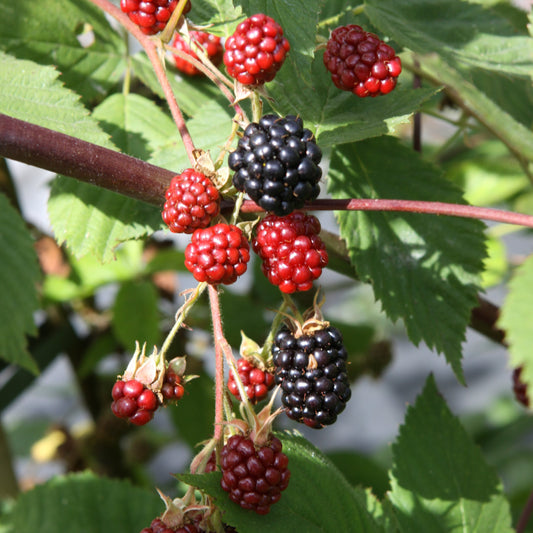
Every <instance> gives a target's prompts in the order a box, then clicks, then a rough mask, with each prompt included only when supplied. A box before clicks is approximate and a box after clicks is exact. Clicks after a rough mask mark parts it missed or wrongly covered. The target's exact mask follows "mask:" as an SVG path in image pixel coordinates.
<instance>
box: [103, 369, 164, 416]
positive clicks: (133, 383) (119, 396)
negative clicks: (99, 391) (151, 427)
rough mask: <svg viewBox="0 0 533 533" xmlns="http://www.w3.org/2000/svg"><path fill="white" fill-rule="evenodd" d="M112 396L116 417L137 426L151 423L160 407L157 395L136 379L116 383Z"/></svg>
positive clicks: (112, 405)
mask: <svg viewBox="0 0 533 533" xmlns="http://www.w3.org/2000/svg"><path fill="white" fill-rule="evenodd" d="M111 396H112V397H113V403H112V404H111V410H112V411H113V413H114V414H115V416H117V417H118V418H125V419H127V420H128V421H129V422H131V423H132V424H135V425H136V426H144V425H145V424H147V423H148V422H150V420H152V418H153V417H154V412H155V411H156V410H157V408H158V407H159V401H158V399H157V396H156V395H155V393H154V392H153V391H152V390H150V389H147V388H146V387H145V386H144V385H143V384H142V383H141V382H140V381H137V380H136V379H130V380H128V381H123V380H119V381H117V382H115V384H114V385H113V389H112V391H111Z"/></svg>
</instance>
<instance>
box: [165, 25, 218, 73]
mask: <svg viewBox="0 0 533 533" xmlns="http://www.w3.org/2000/svg"><path fill="white" fill-rule="evenodd" d="M189 35H190V37H191V39H192V40H193V41H194V42H196V43H197V44H198V45H200V46H201V47H202V48H203V49H204V50H205V52H206V54H207V57H208V58H209V60H210V61H211V63H213V65H215V66H218V65H220V63H221V62H222V56H223V54H224V48H223V47H222V43H221V42H220V37H218V36H216V35H213V34H212V33H207V32H205V31H196V30H191V31H190V32H189ZM172 46H173V47H174V48H175V49H176V50H178V51H180V52H183V53H185V54H187V55H189V56H191V57H192V58H194V59H199V58H198V55H197V54H196V52H195V51H194V50H192V49H191V47H190V46H189V45H188V44H187V42H186V41H185V39H184V38H183V36H182V35H180V34H179V33H176V35H175V37H174V39H173V41H172ZM174 63H175V65H176V68H177V69H178V70H180V71H181V72H184V73H185V74H188V75H189V76H198V75H201V74H202V72H201V71H200V70H198V69H197V68H196V67H195V66H194V65H193V64H192V63H190V62H189V61H187V60H186V59H184V58H183V57H180V56H178V55H176V54H174Z"/></svg>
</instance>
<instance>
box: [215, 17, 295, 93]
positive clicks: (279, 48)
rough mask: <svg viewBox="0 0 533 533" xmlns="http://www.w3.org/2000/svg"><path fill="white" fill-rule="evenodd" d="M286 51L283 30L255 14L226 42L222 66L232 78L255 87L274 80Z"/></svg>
mask: <svg viewBox="0 0 533 533" xmlns="http://www.w3.org/2000/svg"><path fill="white" fill-rule="evenodd" d="M289 50H290V44H289V41H288V40H287V39H286V38H285V36H284V35H283V28H282V27H281V26H280V25H279V24H278V23H277V22H276V21H275V20H274V19H272V18H270V17H267V16H266V15H264V14H262V13H258V14H257V15H252V16H251V17H250V18H247V19H246V20H244V21H243V22H241V23H240V24H239V25H238V26H237V29H236V30H235V32H234V33H233V35H231V36H230V37H229V38H228V39H227V40H226V51H225V52H224V64H225V65H226V68H227V69H228V74H229V75H230V76H231V77H232V78H234V79H236V80H237V81H239V82H240V83H242V84H243V85H250V86H257V85H261V84H263V83H265V82H267V81H271V80H272V79H274V76H275V75H276V73H277V72H278V70H279V69H280V68H281V66H282V65H283V62H284V61H285V56H286V55H287V52H288V51H289Z"/></svg>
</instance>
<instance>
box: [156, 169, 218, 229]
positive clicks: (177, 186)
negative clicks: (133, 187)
mask: <svg viewBox="0 0 533 533" xmlns="http://www.w3.org/2000/svg"><path fill="white" fill-rule="evenodd" d="M165 198H166V201H165V205H164V206H163V212H162V215H161V216H162V218H163V221H164V222H165V224H166V225H167V226H168V227H169V229H170V231H172V232H173V233H193V232H194V231H195V230H197V229H199V228H206V227H207V226H209V224H210V223H211V221H212V220H213V218H214V217H215V216H217V215H218V213H219V211H220V194H219V193H218V190H217V188H216V187H215V186H214V185H213V183H212V181H211V180H210V179H209V178H207V177H206V176H205V175H204V174H202V173H201V172H198V171H196V170H194V169H192V168H188V169H187V170H184V171H183V172H182V173H181V174H178V175H177V176H174V177H173V178H172V180H171V182H170V185H169V186H168V189H167V191H166V193H165Z"/></svg>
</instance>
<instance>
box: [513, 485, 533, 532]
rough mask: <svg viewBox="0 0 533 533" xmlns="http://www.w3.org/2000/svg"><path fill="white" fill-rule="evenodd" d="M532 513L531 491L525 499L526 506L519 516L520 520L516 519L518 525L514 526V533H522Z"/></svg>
mask: <svg viewBox="0 0 533 533" xmlns="http://www.w3.org/2000/svg"><path fill="white" fill-rule="evenodd" d="M532 512H533V491H532V492H531V493H530V495H529V498H528V499H527V502H526V505H525V506H524V509H523V511H522V514H521V515H520V518H519V519H518V523H517V524H516V533H524V531H525V530H526V526H527V524H528V522H529V519H530V517H531V513H532Z"/></svg>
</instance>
